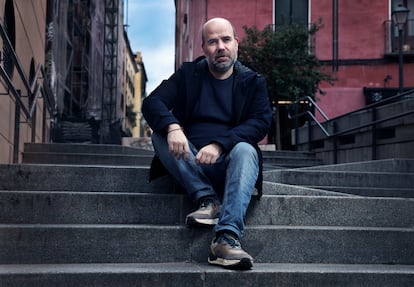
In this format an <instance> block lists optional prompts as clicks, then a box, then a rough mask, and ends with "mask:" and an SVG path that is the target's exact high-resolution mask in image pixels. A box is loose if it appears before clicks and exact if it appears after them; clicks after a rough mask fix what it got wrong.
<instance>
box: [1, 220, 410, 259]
mask: <svg viewBox="0 0 414 287" xmlns="http://www.w3.org/2000/svg"><path fill="white" fill-rule="evenodd" d="M212 236H213V231H212V230H211V229H190V228H187V227H184V226H153V225H109V224H104V225H97V224H95V225H63V224H59V225H47V224H46V225H43V224H1V225H0V264H59V263H108V262H111V263H166V262H188V261H195V262H205V261H206V258H207V256H208V246H209V244H210V242H211V239H212ZM243 247H244V248H245V249H246V250H247V251H248V252H249V253H250V254H251V255H252V256H253V257H254V258H255V262H257V263H310V262H312V263H328V264H402V265H414V229H413V228H412V227H411V228H373V227H372V228H368V227H364V228H361V227H326V226H325V227H324V226H319V227H297V226H247V228H246V230H245V236H244V239H243Z"/></svg>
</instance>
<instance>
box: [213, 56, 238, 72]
mask: <svg viewBox="0 0 414 287" xmlns="http://www.w3.org/2000/svg"><path fill="white" fill-rule="evenodd" d="M235 62H236V59H231V61H230V62H227V63H219V62H217V61H212V62H211V61H209V64H210V67H211V68H212V69H213V71H215V72H217V73H220V74H222V73H226V72H227V71H229V70H230V69H231V67H233V65H234V63H235Z"/></svg>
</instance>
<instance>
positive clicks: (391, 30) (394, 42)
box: [384, 19, 414, 55]
mask: <svg viewBox="0 0 414 287" xmlns="http://www.w3.org/2000/svg"><path fill="white" fill-rule="evenodd" d="M403 37H404V39H403V52H404V53H407V54H411V55H414V19H409V20H407V23H406V24H405V27H404V33H403ZM398 43H399V42H398V28H397V27H396V25H395V24H394V22H393V21H392V20H388V21H385V22H384V54H385V55H396V54H398V52H399V47H398V46H399V45H398Z"/></svg>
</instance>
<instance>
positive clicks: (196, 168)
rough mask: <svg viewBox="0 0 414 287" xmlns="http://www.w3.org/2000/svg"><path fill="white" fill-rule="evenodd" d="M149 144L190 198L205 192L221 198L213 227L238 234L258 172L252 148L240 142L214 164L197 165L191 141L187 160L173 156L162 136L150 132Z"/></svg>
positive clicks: (242, 227) (193, 199) (239, 235)
mask: <svg viewBox="0 0 414 287" xmlns="http://www.w3.org/2000/svg"><path fill="white" fill-rule="evenodd" d="M152 144H153V146H154V149H155V153H156V154H157V156H158V157H159V158H160V160H161V162H162V163H163V165H164V166H165V168H166V169H167V170H168V171H169V173H170V174H171V175H172V176H173V177H174V178H175V179H176V180H177V181H178V182H179V183H180V184H181V185H182V186H183V187H184V189H185V190H186V191H187V193H188V195H189V197H190V199H191V200H192V201H193V202H198V200H199V199H200V198H202V197H205V196H214V197H218V198H220V199H221V203H222V205H221V212H220V218H219V221H218V224H217V225H216V226H215V231H216V232H219V231H223V230H229V231H232V232H234V233H235V234H236V235H237V236H238V237H239V238H241V237H242V236H243V230H244V217H245V215H246V211H247V208H248V206H249V203H250V199H251V196H252V193H253V191H254V185H255V183H256V180H257V176H258V173H259V160H258V155H257V152H256V150H255V148H254V147H253V146H252V145H250V144H248V143H245V142H240V143H238V144H236V145H235V146H234V147H233V149H232V150H231V151H230V152H228V153H225V154H222V155H221V156H220V157H219V158H218V160H217V161H216V163H215V164H214V165H198V164H197V163H196V162H195V156H196V154H197V149H196V148H195V147H194V146H193V145H192V144H191V143H190V156H189V158H188V160H187V161H184V160H183V159H182V158H181V159H179V160H177V158H176V157H174V156H173V155H171V154H170V153H169V151H168V144H167V139H166V137H165V136H161V135H159V134H156V133H154V134H153V135H152Z"/></svg>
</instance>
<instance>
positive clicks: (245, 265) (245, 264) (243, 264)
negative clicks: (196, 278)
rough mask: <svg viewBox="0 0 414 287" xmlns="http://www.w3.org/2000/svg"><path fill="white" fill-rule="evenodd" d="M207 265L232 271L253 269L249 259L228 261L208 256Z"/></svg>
mask: <svg viewBox="0 0 414 287" xmlns="http://www.w3.org/2000/svg"><path fill="white" fill-rule="evenodd" d="M208 263H210V264H213V265H218V266H221V267H224V268H226V269H233V270H249V269H251V268H252V267H253V263H252V261H251V260H250V259H249V258H242V259H234V260H229V259H224V258H219V257H216V258H214V256H212V255H210V256H209V257H208Z"/></svg>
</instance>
